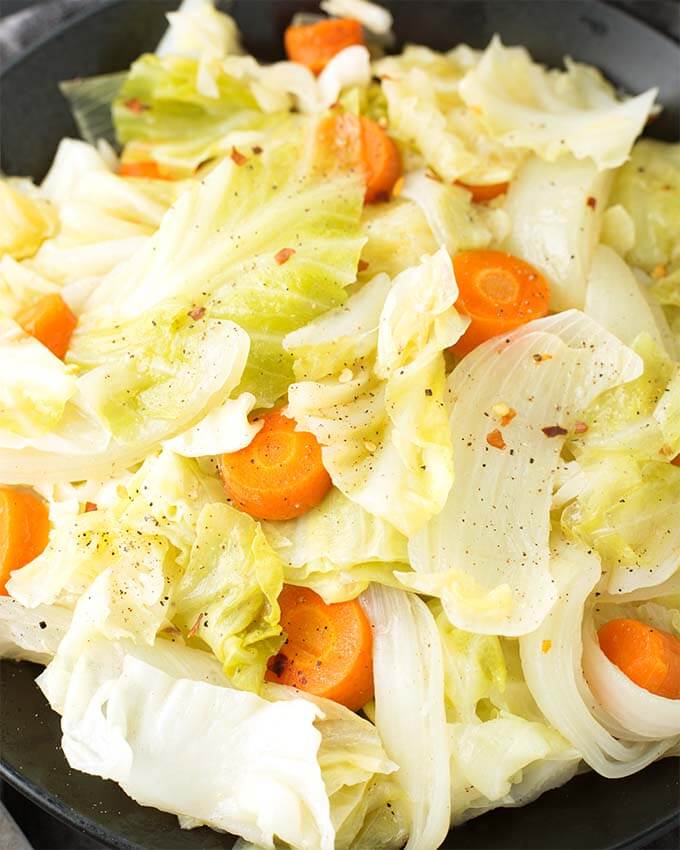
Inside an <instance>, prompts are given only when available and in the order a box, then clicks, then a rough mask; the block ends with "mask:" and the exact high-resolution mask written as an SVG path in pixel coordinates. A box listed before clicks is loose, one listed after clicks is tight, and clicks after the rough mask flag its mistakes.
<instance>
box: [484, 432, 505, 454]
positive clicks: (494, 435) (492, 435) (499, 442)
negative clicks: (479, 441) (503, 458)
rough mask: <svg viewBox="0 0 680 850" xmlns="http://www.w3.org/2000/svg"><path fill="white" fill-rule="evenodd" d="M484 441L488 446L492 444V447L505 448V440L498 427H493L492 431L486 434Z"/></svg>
mask: <svg viewBox="0 0 680 850" xmlns="http://www.w3.org/2000/svg"><path fill="white" fill-rule="evenodd" d="M486 441H487V443H488V444H489V445H490V446H493V448H494V449H501V450H502V449H504V448H505V440H504V439H503V435H502V434H501V432H500V431H499V430H498V428H494V429H493V431H490V432H489V433H488V434H487V435H486Z"/></svg>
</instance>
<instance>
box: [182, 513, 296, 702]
mask: <svg viewBox="0 0 680 850" xmlns="http://www.w3.org/2000/svg"><path fill="white" fill-rule="evenodd" d="M282 586H283V564H282V563H281V560H280V559H279V558H278V556H277V555H276V554H275V553H274V551H273V550H272V549H271V547H270V546H269V545H268V543H267V541H266V539H265V537H264V535H263V533H262V530H261V528H260V526H259V524H258V523H257V522H255V520H253V519H251V517H249V516H248V515H247V514H243V513H241V512H240V511H237V510H235V509H234V508H232V507H230V506H229V505H224V504H214V505H207V506H206V507H204V508H203V510H202V511H201V513H200V515H199V517H198V522H197V526H196V537H195V541H194V545H193V547H192V550H191V554H190V556H189V561H188V564H187V566H186V569H185V571H184V575H183V576H182V578H181V580H180V581H179V583H178V584H177V586H176V588H175V595H174V602H175V610H176V614H175V616H174V623H175V625H177V626H178V627H179V628H180V629H181V630H182V631H183V632H184V634H189V635H193V634H195V635H196V637H197V638H199V639H200V640H202V641H203V642H204V643H205V644H207V645H208V646H209V647H210V649H211V650H212V652H213V654H214V655H215V656H216V657H217V658H218V659H219V660H220V661H221V662H222V663H223V664H224V670H225V673H226V675H227V676H228V678H229V679H230V680H231V681H232V682H233V683H234V685H235V686H236V687H238V688H245V689H248V690H253V691H257V690H259V687H260V685H261V684H262V682H263V680H264V672H265V667H266V664H267V660H268V659H269V657H270V656H271V655H274V654H276V653H277V652H278V650H279V649H280V647H281V644H282V643H283V637H282V632H281V626H280V625H279V618H280V615H281V612H280V609H279V605H278V602H277V597H278V595H279V593H280V592H281V588H282Z"/></svg>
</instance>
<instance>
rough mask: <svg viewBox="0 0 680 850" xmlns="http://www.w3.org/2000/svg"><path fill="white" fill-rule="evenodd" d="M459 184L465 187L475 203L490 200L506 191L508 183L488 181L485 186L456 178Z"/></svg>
mask: <svg viewBox="0 0 680 850" xmlns="http://www.w3.org/2000/svg"><path fill="white" fill-rule="evenodd" d="M456 183H457V184H458V185H459V186H462V187H463V189H467V190H468V192H471V193H472V200H473V201H474V202H475V203H476V204H483V203H485V202H486V201H492V200H493V199H494V198H497V197H498V196H499V195H504V194H505V193H506V192H507V191H508V185H509V184H508V183H489V184H487V185H486V186H483V185H481V184H479V185H478V184H473V183H463V181H462V180H456Z"/></svg>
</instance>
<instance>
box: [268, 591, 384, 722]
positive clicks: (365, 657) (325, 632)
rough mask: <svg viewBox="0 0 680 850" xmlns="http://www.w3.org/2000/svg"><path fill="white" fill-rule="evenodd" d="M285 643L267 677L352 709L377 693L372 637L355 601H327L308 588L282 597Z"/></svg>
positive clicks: (358, 706) (272, 663)
mask: <svg viewBox="0 0 680 850" xmlns="http://www.w3.org/2000/svg"><path fill="white" fill-rule="evenodd" d="M279 605H280V606H281V625H282V627H283V630H284V631H285V633H286V642H285V644H284V645H283V647H282V649H281V651H280V652H279V654H278V655H275V656H274V657H273V658H271V659H270V660H269V665H268V670H267V673H266V679H267V681H268V682H279V683H280V684H282V685H291V686H292V687H295V688H299V689H300V690H301V691H307V692H308V693H310V694H315V695H316V696H319V697H326V699H332V700H334V701H335V702H339V703H341V704H342V705H345V706H347V708H351V709H352V710H353V711H356V710H357V709H359V708H361V707H362V706H363V705H365V704H366V703H367V702H368V701H369V700H370V699H371V697H372V696H373V660H372V650H373V635H372V634H371V625H370V623H369V621H368V618H367V617H366V614H365V613H364V610H363V608H362V607H361V605H360V604H359V601H358V600H356V599H353V600H351V601H350V602H337V603H335V604H333V605H326V603H325V602H324V601H323V599H321V597H320V596H318V595H317V594H316V593H314V591H313V590H309V589H307V588H306V587H292V586H290V585H286V586H284V588H283V591H282V592H281V594H280V596H279Z"/></svg>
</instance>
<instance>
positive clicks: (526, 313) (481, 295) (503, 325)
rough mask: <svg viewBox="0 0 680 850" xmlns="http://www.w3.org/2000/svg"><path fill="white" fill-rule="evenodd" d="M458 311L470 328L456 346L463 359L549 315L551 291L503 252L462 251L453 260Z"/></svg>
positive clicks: (535, 274)
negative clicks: (512, 331)
mask: <svg viewBox="0 0 680 850" xmlns="http://www.w3.org/2000/svg"><path fill="white" fill-rule="evenodd" d="M453 268H454V271H455V274H456V281H457V282H458V289H459V296H458V301H457V302H456V307H457V308H458V310H459V311H460V312H461V313H464V314H465V315H467V316H469V317H470V320H471V321H470V325H469V327H468V329H467V330H466V331H465V333H464V334H463V336H462V337H461V338H460V339H459V340H458V342H457V343H456V344H455V345H454V346H453V352H454V353H455V354H457V355H459V356H463V355H464V354H467V353H468V352H469V351H472V349H473V348H475V347H476V346H478V345H479V344H480V343H482V342H485V341H486V340H487V339H491V338H492V337H494V336H498V335H499V334H504V333H508V332H509V331H511V330H513V329H514V328H516V327H519V325H523V324H524V323H525V322H530V321H531V320H532V319H539V318H540V317H541V316H545V315H546V314H547V312H548V301H549V298H550V291H549V289H548V284H547V283H546V281H545V278H544V277H543V275H542V274H541V273H540V272H539V271H537V270H536V269H535V268H534V267H533V266H530V265H529V263H525V262H524V260H520V259H519V258H518V257H513V256H512V255H511V254H505V253H503V252H502V251H461V252H460V253H459V254H456V255H455V256H454V258H453Z"/></svg>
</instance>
